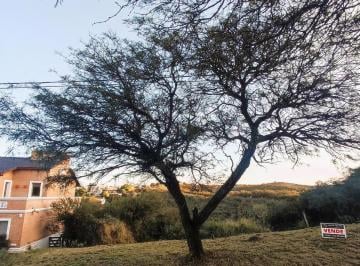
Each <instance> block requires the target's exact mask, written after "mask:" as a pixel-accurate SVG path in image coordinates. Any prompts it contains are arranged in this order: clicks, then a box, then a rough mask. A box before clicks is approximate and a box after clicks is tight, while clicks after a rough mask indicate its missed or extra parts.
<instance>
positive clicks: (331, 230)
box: [320, 223, 346, 238]
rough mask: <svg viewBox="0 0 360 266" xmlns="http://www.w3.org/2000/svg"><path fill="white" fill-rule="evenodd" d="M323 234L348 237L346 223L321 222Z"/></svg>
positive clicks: (324, 236)
mask: <svg viewBox="0 0 360 266" xmlns="http://www.w3.org/2000/svg"><path fill="white" fill-rule="evenodd" d="M320 227H321V236H322V237H323V238H346V228H345V225H344V224H333V223H321V224H320Z"/></svg>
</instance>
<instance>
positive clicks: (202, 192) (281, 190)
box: [139, 182, 311, 198]
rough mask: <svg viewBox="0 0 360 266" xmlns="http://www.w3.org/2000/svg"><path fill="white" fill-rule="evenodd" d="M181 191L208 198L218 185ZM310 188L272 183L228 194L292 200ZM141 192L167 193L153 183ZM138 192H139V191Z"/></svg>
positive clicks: (243, 187) (241, 187) (183, 185)
mask: <svg viewBox="0 0 360 266" xmlns="http://www.w3.org/2000/svg"><path fill="white" fill-rule="evenodd" d="M180 187H181V190H182V191H183V192H184V193H185V195H188V196H191V195H192V196H203V197H209V196H211V195H212V194H214V193H215V192H216V191H217V190H218V188H219V185H200V184H189V183H181V184H180ZM310 188H311V186H306V185H299V184H293V183H285V182H273V183H266V184H260V185H243V184H242V185H236V186H235V187H234V189H233V190H232V191H231V192H230V193H229V196H240V197H263V198H292V197H297V196H299V195H300V194H301V193H303V192H305V191H306V190H308V189H310ZM141 190H142V191H157V192H165V191H167V190H166V188H165V186H164V185H161V184H158V183H154V184H151V185H150V186H146V187H143V188H142V189H141ZM139 191H140V190H139Z"/></svg>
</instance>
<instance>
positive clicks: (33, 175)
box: [0, 153, 76, 252]
mask: <svg viewBox="0 0 360 266" xmlns="http://www.w3.org/2000/svg"><path fill="white" fill-rule="evenodd" d="M69 164H70V161H69V159H64V160H61V161H60V162H59V161H58V162H56V163H55V162H52V163H44V162H43V161H42V160H39V158H38V157H37V156H36V153H33V154H32V156H31V157H28V158H19V157H0V193H1V194H0V235H5V237H6V238H7V239H8V240H9V241H10V249H9V251H13V252H16V251H23V250H26V249H29V248H40V247H46V246H48V237H49V236H50V235H51V233H50V232H48V230H47V224H48V222H49V221H51V220H53V219H54V213H53V212H52V210H51V207H50V205H51V203H52V202H54V201H57V200H59V199H60V198H63V197H74V196H75V187H76V181H75V177H73V178H74V182H71V185H69V186H67V187H62V186H60V185H55V184H52V185H49V186H47V183H46V178H47V177H48V176H54V175H57V176H62V175H67V174H72V173H73V172H72V171H71V169H70V168H69Z"/></svg>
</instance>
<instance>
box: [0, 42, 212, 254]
mask: <svg viewBox="0 0 360 266" xmlns="http://www.w3.org/2000/svg"><path fill="white" fill-rule="evenodd" d="M69 63H70V64H72V65H73V66H74V67H75V70H74V72H75V73H74V75H73V76H72V77H71V79H70V77H64V82H65V83H66V88H65V89H61V90H59V91H56V90H52V89H46V88H41V87H36V88H35V96H34V98H33V100H31V101H30V102H28V103H26V104H25V105H24V106H23V107H22V108H21V107H16V106H15V105H14V103H13V102H11V100H10V99H7V98H2V100H0V107H1V109H0V110H1V111H0V120H1V121H2V123H1V126H0V134H2V135H7V136H8V137H9V139H11V140H13V141H16V142H20V143H22V144H24V145H26V146H35V147H36V148H38V149H40V150H45V151H57V152H59V151H60V152H61V153H63V154H64V153H66V154H68V155H69V156H71V157H74V158H76V160H77V161H80V162H81V165H83V166H85V167H86V168H88V169H89V168H90V169H93V170H92V171H91V172H90V173H85V174H86V176H89V175H95V176H96V177H97V178H101V177H103V176H104V175H106V174H108V173H110V172H112V171H114V170H120V176H121V175H129V174H130V175H135V174H140V175H142V176H144V175H147V176H151V177H152V178H155V179H156V180H157V181H158V182H159V183H161V184H164V185H165V186H166V187H167V188H168V190H169V192H170V194H171V195H172V196H173V198H174V199H175V202H176V204H177V206H178V208H179V213H180V217H181V221H182V224H183V226H184V231H185V235H186V238H187V241H188V245H189V249H190V250H191V252H196V251H197V249H196V247H195V245H199V243H200V244H201V242H199V241H200V238H199V231H198V230H197V229H195V228H196V227H195V226H194V224H193V221H192V219H191V214H190V211H189V209H188V205H187V203H186V200H185V197H184V195H183V194H182V192H181V190H180V186H179V181H178V176H179V175H180V173H184V172H187V173H194V176H196V175H197V176H200V174H202V172H203V167H204V166H206V165H205V164H204V161H205V160H206V156H205V155H204V154H203V153H202V152H200V151H199V150H198V146H199V144H200V143H201V141H202V140H201V136H202V134H203V130H202V128H201V117H202V116H201V104H202V100H201V97H194V96H192V95H191V91H190V90H189V83H188V82H187V81H186V79H184V78H183V77H182V76H183V75H182V72H181V69H180V68H179V53H178V52H177V50H176V49H175V48H174V47H172V46H171V45H168V44H164V45H163V46H162V47H160V46H154V45H149V46H145V45H142V44H139V43H127V44H124V43H123V42H122V41H121V40H119V39H118V38H117V37H115V36H114V35H106V36H105V37H103V38H100V39H95V38H94V39H92V40H91V41H90V43H89V44H87V45H86V47H85V48H84V49H82V50H74V51H73V53H72V57H71V59H69ZM85 167H84V168H85ZM196 173H198V174H196ZM118 174H119V173H118ZM196 255H199V254H196Z"/></svg>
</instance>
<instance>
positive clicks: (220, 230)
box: [200, 218, 269, 238]
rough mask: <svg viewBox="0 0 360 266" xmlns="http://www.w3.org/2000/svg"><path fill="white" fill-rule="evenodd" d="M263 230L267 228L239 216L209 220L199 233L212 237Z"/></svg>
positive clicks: (205, 236)
mask: <svg viewBox="0 0 360 266" xmlns="http://www.w3.org/2000/svg"><path fill="white" fill-rule="evenodd" d="M265 231H269V230H268V229H267V228H265V227H263V226H261V225H259V224H257V223H256V222H255V221H254V220H251V219H247V218H241V219H239V220H229V219H227V220H209V221H208V222H206V223H205V224H204V226H203V227H202V228H201V230H200V234H201V236H202V237H204V238H210V237H212V238H213V237H225V236H232V235H238V234H246V233H260V232H265Z"/></svg>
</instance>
